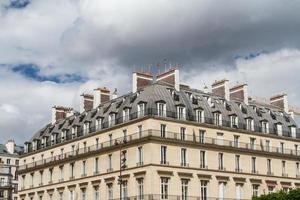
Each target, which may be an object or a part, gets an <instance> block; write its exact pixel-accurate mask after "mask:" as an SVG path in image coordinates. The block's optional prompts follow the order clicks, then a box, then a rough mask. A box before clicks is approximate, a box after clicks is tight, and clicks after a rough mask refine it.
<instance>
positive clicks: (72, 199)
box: [70, 190, 75, 200]
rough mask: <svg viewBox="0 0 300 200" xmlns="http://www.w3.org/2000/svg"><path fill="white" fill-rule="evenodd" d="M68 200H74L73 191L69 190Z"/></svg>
mask: <svg viewBox="0 0 300 200" xmlns="http://www.w3.org/2000/svg"><path fill="white" fill-rule="evenodd" d="M70 200H75V194H74V190H70Z"/></svg>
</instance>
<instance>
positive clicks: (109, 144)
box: [19, 129, 296, 173]
mask: <svg viewBox="0 0 300 200" xmlns="http://www.w3.org/2000/svg"><path fill="white" fill-rule="evenodd" d="M126 138H127V140H126V144H125V143H121V145H129V144H130V143H133V142H139V141H144V140H145V139H149V140H158V141H162V140H166V141H168V142H175V143H180V144H182V143H183V142H184V143H186V144H193V145H197V144H198V145H200V146H203V145H207V146H208V147H212V148H215V147H216V148H226V149H228V150H232V151H237V150H238V149H239V150H241V151H242V150H244V151H247V152H249V151H252V153H262V152H263V153H264V154H276V155H280V156H283V157H286V155H288V156H296V155H295V154H291V152H294V151H291V149H283V150H284V151H283V154H282V153H278V151H277V148H276V147H272V146H268V150H269V151H265V149H266V146H263V145H254V144H251V145H250V144H249V143H242V142H239V147H233V144H234V142H233V141H231V140H220V139H219V140H216V138H210V137H205V138H201V139H200V138H199V137H196V136H195V135H192V134H186V135H185V140H184V141H182V140H180V133H176V132H165V135H164V137H162V136H161V132H160V130H153V129H149V130H145V131H142V132H137V133H134V134H131V135H127V136H126ZM123 139H124V138H123V137H121V138H117V139H115V141H124V140H123ZM253 146H254V148H250V147H253ZM116 147H117V146H116V143H115V142H114V141H110V140H108V141H106V142H103V143H99V144H97V145H92V146H89V147H85V148H80V149H77V150H76V151H70V152H67V153H64V154H63V155H62V154H59V155H57V156H53V157H49V158H45V159H43V160H38V161H35V162H33V163H28V164H25V165H22V166H20V167H19V172H20V173H22V171H23V170H28V169H33V168H37V167H40V166H44V165H52V164H53V165H54V164H58V163H61V162H62V161H68V160H71V159H73V158H74V156H76V157H78V156H85V155H90V154H94V153H98V152H100V151H104V150H106V149H111V148H116ZM118 148H119V147H118ZM160 164H161V165H169V162H167V161H166V160H162V161H161V162H160Z"/></svg>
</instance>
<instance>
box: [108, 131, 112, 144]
mask: <svg viewBox="0 0 300 200" xmlns="http://www.w3.org/2000/svg"><path fill="white" fill-rule="evenodd" d="M108 138H109V146H112V145H113V140H112V134H109V135H108Z"/></svg>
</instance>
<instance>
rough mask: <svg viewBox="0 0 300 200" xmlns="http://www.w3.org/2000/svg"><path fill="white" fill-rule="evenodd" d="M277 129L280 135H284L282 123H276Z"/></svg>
mask: <svg viewBox="0 0 300 200" xmlns="http://www.w3.org/2000/svg"><path fill="white" fill-rule="evenodd" d="M276 130H277V134H278V135H279V136H282V124H277V125H276Z"/></svg>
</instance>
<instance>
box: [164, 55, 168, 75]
mask: <svg viewBox="0 0 300 200" xmlns="http://www.w3.org/2000/svg"><path fill="white" fill-rule="evenodd" d="M164 64H165V72H166V71H167V59H166V58H165V59H164Z"/></svg>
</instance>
